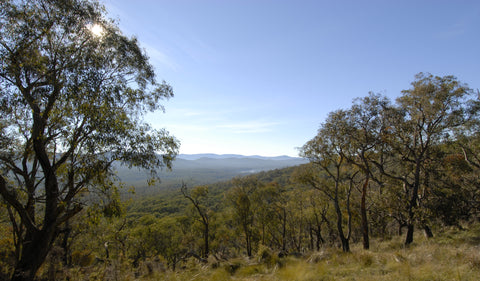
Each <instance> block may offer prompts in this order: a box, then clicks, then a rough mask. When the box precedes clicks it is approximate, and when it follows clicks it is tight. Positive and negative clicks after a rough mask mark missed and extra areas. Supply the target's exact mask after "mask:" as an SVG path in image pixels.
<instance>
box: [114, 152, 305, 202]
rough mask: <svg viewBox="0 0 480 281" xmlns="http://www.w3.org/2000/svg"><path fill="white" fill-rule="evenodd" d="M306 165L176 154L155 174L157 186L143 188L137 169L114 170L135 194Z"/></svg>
mask: <svg viewBox="0 0 480 281" xmlns="http://www.w3.org/2000/svg"><path fill="white" fill-rule="evenodd" d="M307 162H308V161H307V160H305V159H303V158H298V157H289V156H278V157H264V156H243V155H237V154H223V155H218V154H180V155H178V156H177V159H176V160H175V161H174V162H173V166H172V171H159V176H160V179H161V182H160V183H158V184H157V185H156V186H155V187H153V188H152V187H149V188H144V187H146V182H147V177H148V175H147V174H146V173H145V172H143V171H140V170H138V169H128V168H126V167H122V166H120V167H117V170H118V175H119V176H120V178H121V179H122V181H123V182H125V183H126V184H127V185H133V186H135V187H136V188H137V192H140V193H144V192H146V191H154V190H155V189H157V188H161V189H165V188H178V187H180V186H181V184H182V182H186V183H187V184H188V185H203V184H212V183H215V182H219V181H227V180H230V179H232V178H234V177H235V176H245V175H248V174H253V173H258V172H262V171H269V170H274V169H281V168H285V167H291V166H298V165H301V164H305V163H307Z"/></svg>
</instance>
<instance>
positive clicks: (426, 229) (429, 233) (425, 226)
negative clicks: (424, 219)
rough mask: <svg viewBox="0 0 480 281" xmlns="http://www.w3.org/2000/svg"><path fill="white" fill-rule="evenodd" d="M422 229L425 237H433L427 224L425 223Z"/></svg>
mask: <svg viewBox="0 0 480 281" xmlns="http://www.w3.org/2000/svg"><path fill="white" fill-rule="evenodd" d="M423 231H424V232H425V236H426V237H427V238H433V232H432V229H431V228H430V227H429V226H428V225H426V224H424V225H423Z"/></svg>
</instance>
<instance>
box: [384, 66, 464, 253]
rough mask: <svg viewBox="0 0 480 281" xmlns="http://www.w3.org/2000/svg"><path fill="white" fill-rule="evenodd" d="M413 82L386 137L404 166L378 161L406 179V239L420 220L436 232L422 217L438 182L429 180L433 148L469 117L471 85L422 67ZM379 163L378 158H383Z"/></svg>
mask: <svg viewBox="0 0 480 281" xmlns="http://www.w3.org/2000/svg"><path fill="white" fill-rule="evenodd" d="M411 85H412V88H410V89H408V90H404V91H402V95H401V96H400V97H399V98H398V99H397V100H396V109H395V113H394V114H391V115H390V116H389V117H388V118H390V121H389V127H388V128H385V130H384V132H383V134H382V139H383V140H384V141H385V142H386V143H387V145H388V146H389V147H390V149H391V151H392V156H394V157H395V158H396V159H398V160H399V166H396V167H395V168H392V167H389V168H386V167H385V166H384V165H376V166H377V167H378V168H380V170H381V171H382V172H383V173H384V174H385V175H387V176H389V177H390V178H391V179H394V180H397V181H398V182H400V183H401V184H402V185H403V190H404V200H405V201H404V202H405V211H406V218H407V235H406V239H405V244H406V245H408V244H410V243H412V242H413V233H414V224H415V222H420V224H421V226H422V227H424V229H425V231H426V233H427V234H428V235H431V231H430V229H429V227H428V224H427V223H426V222H425V221H423V220H422V218H421V217H420V212H419V207H420V203H421V202H422V200H424V199H426V198H427V197H428V193H429V190H430V189H432V188H433V186H431V184H430V182H429V178H430V176H431V175H430V172H431V171H430V169H431V168H432V165H429V163H430V162H431V161H432V157H431V156H432V155H431V154H432V152H433V149H434V148H435V147H436V146H438V145H440V144H441V143H443V142H445V141H447V140H448V139H449V137H450V135H451V134H452V133H453V131H454V129H456V128H458V127H460V126H462V125H463V124H464V123H465V122H466V120H467V118H466V117H467V102H466V101H467V99H468V97H469V96H470V95H471V94H472V91H471V89H469V88H468V87H467V86H466V85H464V84H462V83H460V82H459V81H458V80H457V79H456V78H455V77H454V76H444V77H439V76H433V75H431V74H423V73H419V74H417V75H416V76H415V81H413V82H412V84H411ZM377 164H378V163H377Z"/></svg>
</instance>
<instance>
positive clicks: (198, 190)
mask: <svg viewBox="0 0 480 281" xmlns="http://www.w3.org/2000/svg"><path fill="white" fill-rule="evenodd" d="M181 192H182V194H183V196H184V197H185V198H186V199H188V200H189V201H190V202H191V203H192V204H193V207H194V208H195V210H196V211H197V213H198V216H199V217H200V222H201V223H202V224H203V241H204V244H203V246H204V248H203V257H204V258H208V254H209V252H210V248H209V235H210V234H209V231H210V218H211V214H212V210H211V206H210V203H209V198H208V186H196V187H194V188H193V189H192V191H191V192H188V188H187V185H186V184H185V183H183V184H182V188H181Z"/></svg>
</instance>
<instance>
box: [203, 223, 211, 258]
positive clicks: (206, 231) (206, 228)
mask: <svg viewBox="0 0 480 281" xmlns="http://www.w3.org/2000/svg"><path fill="white" fill-rule="evenodd" d="M208 232H209V229H208V223H206V224H205V232H204V234H203V235H204V239H205V253H204V256H203V257H204V258H205V259H207V258H208V255H209V252H210V249H209V245H208V235H209V233H208Z"/></svg>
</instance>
